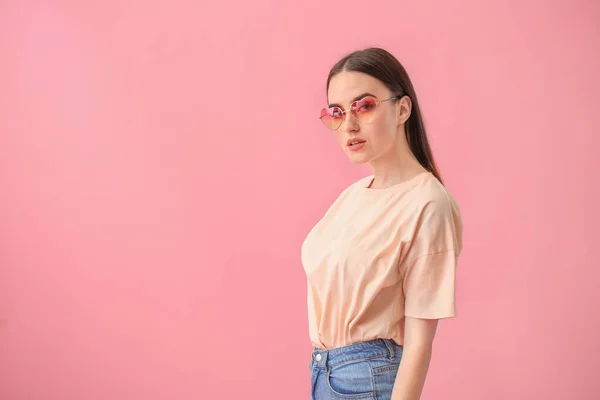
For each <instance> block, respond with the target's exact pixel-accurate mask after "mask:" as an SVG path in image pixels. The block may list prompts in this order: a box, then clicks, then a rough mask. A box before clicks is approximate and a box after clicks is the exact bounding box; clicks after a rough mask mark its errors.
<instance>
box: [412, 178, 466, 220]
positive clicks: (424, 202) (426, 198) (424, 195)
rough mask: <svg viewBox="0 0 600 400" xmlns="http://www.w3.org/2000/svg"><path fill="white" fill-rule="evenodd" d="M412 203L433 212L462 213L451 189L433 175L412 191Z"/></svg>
mask: <svg viewBox="0 0 600 400" xmlns="http://www.w3.org/2000/svg"><path fill="white" fill-rule="evenodd" d="M411 201H413V202H417V203H418V204H420V205H421V206H422V208H423V209H427V210H429V211H431V212H460V211H459V209H460V208H459V206H458V202H457V201H456V198H455V197H454V195H453V194H452V192H451V191H450V189H449V188H448V187H446V186H444V185H443V184H442V183H441V182H440V181H439V180H438V179H437V178H436V177H435V175H433V174H431V173H430V174H427V176H426V178H425V179H423V180H421V181H420V182H419V184H418V185H416V186H415V187H414V188H413V189H412V190H411Z"/></svg>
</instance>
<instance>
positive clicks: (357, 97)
mask: <svg viewBox="0 0 600 400" xmlns="http://www.w3.org/2000/svg"><path fill="white" fill-rule="evenodd" d="M367 96H371V97H375V98H376V97H377V96H375V95H374V94H371V93H363V94H361V95H359V96H356V97H355V98H353V99H352V101H351V102H350V103H353V102H355V101H356V100H360V99H362V98H363V97H367ZM329 107H339V108H343V107H342V106H340V105H339V104H330V105H329Z"/></svg>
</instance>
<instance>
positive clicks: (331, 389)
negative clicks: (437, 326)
mask: <svg viewBox="0 0 600 400" xmlns="http://www.w3.org/2000/svg"><path fill="white" fill-rule="evenodd" d="M401 357H402V346H399V345H397V344H396V343H395V342H394V341H393V340H391V339H375V340H369V341H366V342H360V343H355V344H351V345H349V346H344V347H339V348H336V349H332V350H324V349H319V348H314V349H313V352H312V359H311V360H310V370H311V375H312V390H311V400H334V399H354V400H356V399H376V400H390V399H391V397H392V389H393V388H394V382H395V381H396V374H397V372H398V367H399V365H400V359H401Z"/></svg>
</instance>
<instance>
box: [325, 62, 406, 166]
mask: <svg viewBox="0 0 600 400" xmlns="http://www.w3.org/2000/svg"><path fill="white" fill-rule="evenodd" d="M394 95H396V93H392V92H391V91H390V90H389V89H388V88H387V87H386V86H385V85H384V84H383V83H382V82H381V81H380V80H379V79H377V78H374V77H372V76H370V75H368V74H365V73H362V72H353V71H344V72H340V73H339V74H337V75H335V76H334V77H333V78H331V81H330V83H329V89H328V91H327V99H328V102H329V107H333V106H338V107H340V108H341V109H342V110H343V111H346V110H350V104H351V103H352V102H353V101H356V100H358V101H359V102H360V100H362V99H364V98H365V97H367V96H370V97H372V98H374V100H375V101H381V100H387V99H389V98H390V97H393V96H394ZM407 100H408V98H403V99H402V100H400V101H398V100H389V101H386V102H383V103H380V104H378V105H377V108H376V111H375V115H374V117H373V118H372V120H371V121H370V122H363V121H359V120H357V119H356V118H354V117H353V116H352V114H351V113H350V112H347V113H345V114H344V116H343V121H342V124H341V126H340V127H339V128H338V129H337V130H336V131H334V134H335V136H336V137H337V140H338V142H339V144H340V146H341V147H342V149H343V151H344V152H345V153H346V155H347V156H348V158H349V159H350V161H352V162H353V163H355V164H361V163H365V162H371V161H373V160H375V159H377V158H379V157H381V156H383V155H385V154H388V153H389V152H394V149H395V146H396V144H397V140H398V135H403V134H404V126H402V127H401V128H402V129H399V126H400V125H403V124H404V122H405V121H406V119H408V115H410V111H409V110H410V108H409V109H408V115H406V111H407V110H406V107H405V106H407V104H406V101H407ZM408 101H410V100H408ZM363 104H364V103H363ZM366 104H367V108H365V110H367V109H368V108H369V107H370V104H371V105H373V103H366ZM359 106H360V104H359ZM408 107H410V104H408ZM356 142H360V143H359V144H352V143H356Z"/></svg>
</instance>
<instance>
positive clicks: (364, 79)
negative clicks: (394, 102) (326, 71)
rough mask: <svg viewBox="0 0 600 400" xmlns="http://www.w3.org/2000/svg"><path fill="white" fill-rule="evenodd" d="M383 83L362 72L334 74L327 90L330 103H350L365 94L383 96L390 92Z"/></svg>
mask: <svg viewBox="0 0 600 400" xmlns="http://www.w3.org/2000/svg"><path fill="white" fill-rule="evenodd" d="M388 91H389V90H387V88H386V87H385V85H383V83H382V82H381V81H380V80H379V79H377V78H374V77H372V76H371V75H367V74H365V73H362V72H354V71H352V72H348V71H344V72H340V73H339V74H337V75H335V76H333V78H331V81H330V82H329V89H328V90H327V101H328V102H329V104H337V105H349V104H350V103H352V102H353V101H355V100H359V99H360V98H362V97H364V95H371V96H374V97H382V96H383V95H385V94H386V92H388Z"/></svg>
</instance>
